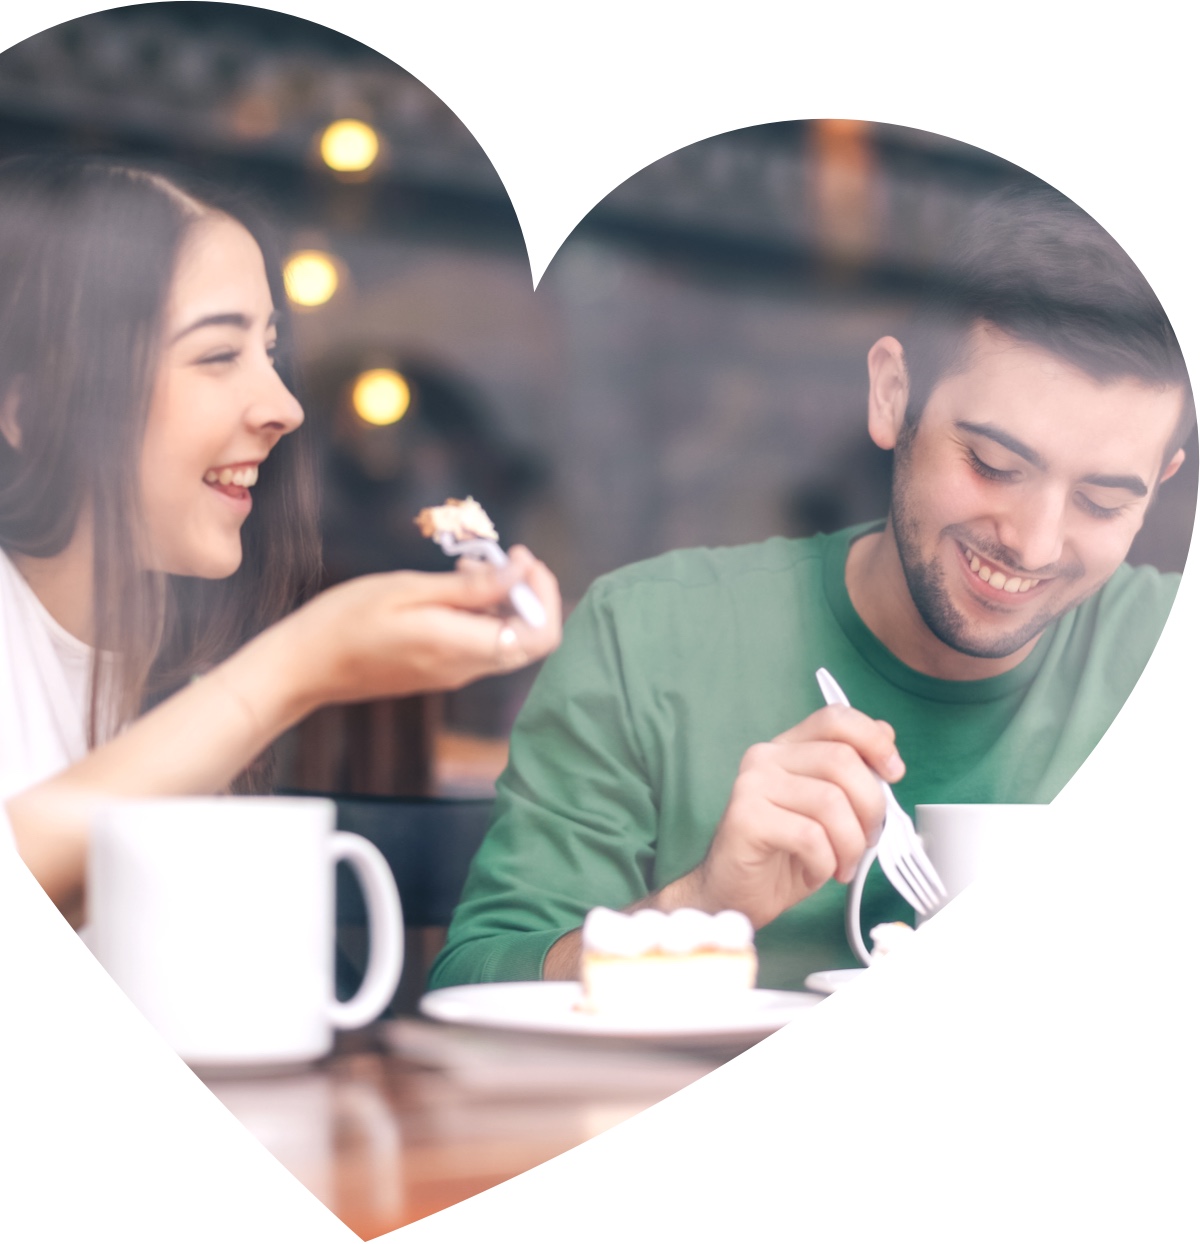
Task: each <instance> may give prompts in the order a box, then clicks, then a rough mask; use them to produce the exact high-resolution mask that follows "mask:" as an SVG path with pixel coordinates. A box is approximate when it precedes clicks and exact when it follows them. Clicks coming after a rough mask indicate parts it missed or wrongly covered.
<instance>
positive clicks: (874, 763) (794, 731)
mask: <svg viewBox="0 0 1200 1244" xmlns="http://www.w3.org/2000/svg"><path fill="white" fill-rule="evenodd" d="M822 740H823V741H828V742H836V743H847V744H849V745H850V746H851V747H853V748H854V749H855V751H857V752H858V754H859V755H860V756H861V757H862V758H863V760H864V761H866V763H867V764H868V766H870V768H872V769H874V770H875V772H876V773H878V774H879V775H880V776H881V777H882V778H884V779H885V780H886V781H888V782H898V781H899V780H900V779H901V778H902V777H903V776H904V761H903V760H901V758H900V753H899V752H898V751H897V750H896V732H895V730H893V729H892V727H891V726H890V725H889V724H888V723H887V722H886V721H876V720H875V718H874V717H868V716H867V715H866V713H860V712H859V711H858V709H856V708H845V707H844V706H842V705H840V704H831V705H828V706H826V707H825V708H822V709H819V710H818V711H817V712H815V713H813V714H812V715H811V716H809V717H806V718H805V719H804V720H803V721H802V722H800V723H799V725H796V726H793V727H792V728H791V729H790V730H785V731H784V732H783V734H781V735H778V736H777V737H776V738H775V739H774V740H773V742H775V743H779V744H788V743H810V742H817V741H822Z"/></svg>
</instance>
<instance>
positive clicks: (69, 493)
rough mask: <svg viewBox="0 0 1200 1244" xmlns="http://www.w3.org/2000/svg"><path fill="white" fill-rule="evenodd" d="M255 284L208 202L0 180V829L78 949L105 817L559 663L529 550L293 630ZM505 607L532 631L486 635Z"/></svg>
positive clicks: (254, 230) (402, 586)
mask: <svg viewBox="0 0 1200 1244" xmlns="http://www.w3.org/2000/svg"><path fill="white" fill-rule="evenodd" d="M269 256H270V250H269V247H267V246H266V245H265V242H264V237H263V233H262V230H261V228H259V227H258V226H257V224H256V223H255V221H254V220H253V218H252V217H251V216H250V215H248V214H247V213H246V211H245V210H243V209H242V208H240V207H238V206H235V205H234V204H232V203H229V202H225V201H223V200H222V199H221V197H220V196H219V195H218V194H216V193H215V192H213V191H211V190H210V191H205V192H201V193H197V192H196V191H194V190H191V189H189V188H187V187H186V186H185V185H183V184H182V183H181V182H180V181H178V180H177V179H175V178H167V177H165V176H163V175H162V174H160V173H156V172H150V171H146V170H140V169H135V168H132V167H127V166H124V165H121V164H118V163H115V162H112V161H106V160H83V159H77V158H71V157H39V158H28V157H22V158H20V159H17V160H12V161H7V162H5V163H4V164H2V165H0V801H3V807H4V812H5V813H6V814H7V820H8V823H9V825H10V826H11V830H12V835H13V838H14V840H15V843H16V846H17V849H18V850H19V852H20V854H21V856H22V857H23V858H24V860H25V862H26V864H27V865H28V866H29V868H30V869H31V870H32V872H33V874H34V875H35V876H36V877H37V879H38V880H39V881H40V883H41V884H42V886H43V887H44V888H45V890H46V892H47V893H48V894H49V895H50V897H51V898H52V899H53V900H54V901H55V903H57V904H58V906H59V907H60V909H62V910H63V912H64V913H65V914H67V915H68V917H69V918H71V919H73V920H76V921H77V920H78V919H79V918H80V917H81V915H82V911H83V898H84V895H83V878H84V872H85V865H86V855H87V833H88V824H89V821H90V818H91V815H92V813H93V811H94V809H95V808H96V806H97V805H98V803H100V802H102V801H103V800H105V799H109V798H113V797H123V796H153V795H185V794H204V793H212V792H216V791H222V790H229V789H233V790H243V791H254V790H265V789H267V787H268V782H269V774H268V772H267V766H266V765H265V764H264V763H263V762H262V761H261V760H260V759H259V758H260V757H261V756H262V754H263V753H264V751H265V750H266V749H267V748H268V747H269V745H270V744H271V743H272V742H273V741H274V739H275V738H276V737H277V736H278V735H279V734H281V733H282V732H283V731H284V730H286V729H288V728H289V727H290V726H292V725H294V724H295V723H296V722H297V721H299V720H300V719H301V718H302V717H304V716H305V715H306V714H307V713H309V712H311V711H312V710H313V709H314V708H316V707H318V706H319V705H322V704H327V703H333V702H340V701H349V700H355V699H367V698H376V697H385V696H399V695H407V694H412V693H416V692H425V691H432V690H437V689H448V688H453V687H458V686H461V685H463V684H464V683H467V682H470V681H472V680H473V679H476V678H479V677H482V676H484V675H487V674H493V673H497V672H499V671H501V670H504V669H510V668H514V667H515V666H518V665H521V664H524V663H526V662H527V661H531V660H535V659H537V658H539V657H541V656H544V655H545V654H546V653H547V652H548V651H550V649H551V648H553V647H554V646H555V645H556V644H557V642H558V638H559V629H560V605H559V598H558V589H557V584H556V583H555V581H554V578H553V576H552V575H551V574H550V572H549V571H548V570H547V569H546V568H545V567H544V566H543V565H541V564H540V563H539V562H537V561H536V560H535V559H534V558H533V557H532V556H531V555H530V554H529V553H528V552H527V551H526V550H524V549H516V550H514V552H513V557H512V561H511V564H510V566H509V567H508V568H506V569H505V570H504V571H494V570H491V569H484V568H481V567H472V568H466V567H464V568H462V569H460V570H459V571H458V572H457V573H447V574H433V575H425V574H416V573H408V572H401V573H397V574H389V575H376V576H370V577H367V578H362V579H358V580H355V581H352V582H349V583H346V584H343V585H341V586H339V587H337V588H334V589H332V590H330V591H327V592H324V593H322V594H321V595H318V596H315V597H313V598H312V599H311V600H308V602H307V603H305V604H303V605H301V606H300V607H299V608H296V606H297V605H298V604H299V602H300V601H301V600H303V599H304V598H305V597H306V596H307V595H309V594H310V593H311V588H312V585H313V583H314V581H315V577H316V573H317V570H318V565H319V553H318V543H317V534H316V517H315V510H316V506H315V495H314V488H313V484H312V473H311V469H310V464H309V461H308V454H307V449H306V443H305V440H304V432H303V431H300V430H299V429H301V425H302V424H303V420H304V416H303V413H302V411H301V408H300V405H299V403H298V402H297V400H296V398H295V396H294V395H293V392H292V387H291V385H290V383H289V371H288V360H287V344H288V343H287V332H286V328H287V322H286V316H285V314H284V307H285V301H284V297H283V293H282V289H281V282H280V279H279V275H278V267H277V265H276V264H275V263H274V262H272V261H271V259H270V258H269ZM519 580H525V581H527V582H528V583H529V584H530V586H531V587H532V588H533V590H534V591H535V592H536V594H537V595H538V596H539V598H540V599H541V600H542V603H543V604H544V605H545V606H546V610H547V613H548V615H549V620H548V622H547V624H546V625H545V626H543V627H540V628H537V629H533V628H530V627H528V626H527V625H525V624H524V623H523V622H522V621H521V620H520V619H519V618H517V617H512V616H508V613H507V611H506V610H505V608H504V605H505V602H506V599H507V595H508V591H509V589H510V588H511V586H512V585H513V584H514V583H515V582H517V581H519ZM2 819H3V818H0V820H2ZM0 829H2V826H0Z"/></svg>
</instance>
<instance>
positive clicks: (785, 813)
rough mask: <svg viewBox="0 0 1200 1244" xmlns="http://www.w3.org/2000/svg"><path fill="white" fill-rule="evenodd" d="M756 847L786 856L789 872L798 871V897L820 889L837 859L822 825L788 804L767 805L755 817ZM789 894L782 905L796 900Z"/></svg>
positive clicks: (834, 871)
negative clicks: (783, 805)
mask: <svg viewBox="0 0 1200 1244" xmlns="http://www.w3.org/2000/svg"><path fill="white" fill-rule="evenodd" d="M756 826H757V832H756V835H755V836H756V839H757V845H758V848H759V850H765V851H770V852H780V853H782V854H784V855H786V856H788V857H789V860H790V867H789V872H791V873H796V872H798V873H799V875H800V881H801V884H800V886H799V887H798V893H799V896H800V897H803V896H804V895H806V894H811V893H812V892H813V891H814V890H818V889H820V887H821V886H823V885H824V884H825V883H826V882H827V881H828V880H829V879H830V878H831V877H833V876H835V875H836V873H837V871H838V868H839V862H838V857H837V852H836V850H835V848H834V844H833V843H832V841H831V840H830V837H829V834H828V832H827V831H826V827H825V826H824V825H822V824H821V823H820V822H819V821H817V820H814V819H813V818H812V817H808V816H804V815H803V814H798V813H797V812H795V811H793V810H792V809H790V808H784V807H780V806H778V805H774V804H771V805H768V806H766V807H764V808H763V809H762V811H761V812H760V814H759V816H758V817H757V818H756ZM796 901H797V899H796V897H794V896H793V897H790V898H789V899H788V900H787V902H786V906H789V907H790V906H791V905H792V903H793V902H796Z"/></svg>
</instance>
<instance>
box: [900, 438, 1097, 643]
mask: <svg viewBox="0 0 1200 1244" xmlns="http://www.w3.org/2000/svg"><path fill="white" fill-rule="evenodd" d="M907 439H908V443H907V444H904V443H903V441H902V443H901V444H899V445H897V446H896V457H895V468H894V471H893V475H892V505H891V515H890V521H891V524H892V531H893V533H894V535H895V539H896V548H897V551H898V553H899V555H900V568H901V569H902V570H903V571H904V578H905V581H906V583H907V584H908V593H909V595H910V596H911V597H912V601H913V604H914V605H915V606H916V609H917V612H918V613H919V614H920V616H921V620H922V621H923V622H924V623H925V625H926V626H927V627H928V628H929V629H930V631H932V632H933V634H934V635H935V636H936V637H937V638H938V639H939V640H941V642H942V643H944V644H945V645H946V646H947V647H948V648H951V649H953V650H954V651H955V652H961V653H962V654H963V655H964V656H969V657H984V658H988V659H992V660H995V659H998V658H1001V657H1008V656H1012V654H1013V653H1014V652H1017V651H1019V650H1020V649H1021V648H1023V647H1025V645H1026V644H1028V643H1029V642H1030V641H1031V640H1034V639H1036V638H1037V637H1038V636H1039V635H1040V634H1041V633H1042V632H1043V631H1044V630H1045V629H1046V627H1047V626H1049V625H1050V624H1051V623H1052V622H1054V621H1056V620H1057V619H1058V618H1060V617H1062V615H1063V614H1064V613H1068V612H1070V610H1072V609H1074V608H1075V607H1076V606H1077V605H1080V604H1082V603H1083V601H1084V600H1086V599H1087V597H1088V596H1089V595H1091V593H1084V594H1083V595H1082V596H1080V597H1078V598H1076V599H1074V600H1070V601H1068V602H1067V603H1066V604H1065V605H1063V607H1062V608H1061V609H1059V610H1057V611H1054V610H1051V609H1047V610H1044V611H1042V612H1041V613H1038V614H1036V615H1035V616H1034V617H1033V618H1031V619H1030V620H1029V621H1028V622H1025V623H1022V624H1021V625H1020V626H1018V627H1017V628H1016V629H1015V630H1012V631H1009V632H1007V633H1004V634H1000V635H993V636H991V637H989V638H984V637H982V636H980V637H974V636H972V634H971V628H970V626H969V624H968V622H967V620H966V618H964V617H963V615H962V613H960V612H959V610H958V609H956V608H955V606H954V604H953V603H952V601H951V600H950V593H949V592H948V591H947V589H946V581H945V574H944V572H943V569H942V566H941V564H940V563H939V562H938V561H937V560H936V559H931V560H929V561H922V560H921V556H920V532H919V530H918V524H917V521H916V519H915V518H914V516H913V514H912V507H911V505H910V504H909V501H910V496H909V474H910V470H909V446H910V445H911V441H912V437H911V435H910V437H909V438H907ZM956 532H957V529H956V528H952V527H950V528H946V530H945V531H944V532H943V533H941V534H943V535H948V536H950V537H951V538H953V539H958V538H959V535H958V534H956ZM961 538H962V542H963V543H965V544H970V545H972V546H975V545H976V543H977V541H976V540H975V538H974V537H972V536H971V534H970V533H969V532H967V531H966V530H965V529H964V530H963V531H962V532H961ZM978 551H979V552H980V553H982V554H984V555H985V556H989V555H991V550H989V549H986V548H980V549H979V550H978ZM995 560H997V561H1000V562H1005V563H1007V564H1008V565H1013V566H1015V565H1017V564H1018V563H1017V561H1016V559H1014V558H1012V557H1010V556H998V557H996V558H995ZM1082 573H1083V571H1082V568H1078V567H1070V568H1065V567H1064V568H1062V569H1060V570H1057V571H1056V574H1057V575H1059V576H1060V577H1063V578H1071V577H1079V576H1080V575H1081V574H1082ZM1099 586H1100V585H1097V588H1098V587H1099Z"/></svg>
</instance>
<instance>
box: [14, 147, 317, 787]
mask: <svg viewBox="0 0 1200 1244" xmlns="http://www.w3.org/2000/svg"><path fill="white" fill-rule="evenodd" d="M214 213H219V214H221V215H224V216H229V217H231V218H232V219H235V220H237V221H238V222H239V223H241V224H242V225H244V226H245V227H246V228H247V229H248V230H249V232H250V233H251V234H252V235H253V236H254V238H255V240H256V241H257V242H258V244H259V246H260V248H261V249H262V251H263V255H264V259H265V260H266V268H267V273H268V280H269V281H270V284H271V293H272V296H273V298H274V300H275V306H276V307H277V308H278V309H279V310H280V312H281V313H283V314H284V319H283V322H281V324H280V332H279V348H278V351H277V356H276V357H277V360H278V365H279V368H280V372H281V374H282V376H283V378H284V381H285V383H287V384H288V385H289V387H290V388H292V389H293V391H294V389H295V384H294V380H293V378H292V368H291V359H290V353H291V351H290V345H291V343H290V339H289V333H288V325H287V321H286V305H287V304H286V299H285V297H284V292H283V288H282V279H281V276H280V266H279V263H278V258H277V252H276V248H275V247H274V246H273V245H272V241H271V238H270V236H269V233H268V231H267V230H266V229H265V228H264V226H263V225H262V222H261V221H260V220H259V219H258V218H257V216H256V214H255V213H254V211H253V210H252V209H251V208H250V207H249V206H248V205H247V204H245V203H241V202H238V201H237V199H236V197H235V196H233V195H230V194H228V193H226V192H223V191H218V190H216V189H214V188H212V187H204V188H200V187H198V186H196V185H194V184H191V183H189V182H187V181H185V180H184V179H183V178H181V177H180V176H179V175H170V176H167V175H164V174H163V173H162V172H161V171H158V170H150V169H145V168H138V167H133V166H130V165H128V164H124V163H119V162H116V161H112V160H100V159H91V158H80V157H72V156H61V155H51V156H37V157H25V156H23V157H18V158H16V159H13V160H7V161H4V162H3V163H2V164H0V403H2V402H8V403H10V404H15V412H16V424H17V427H18V429H19V434H20V435H19V443H18V445H17V446H16V447H15V448H14V447H13V446H12V445H10V444H9V442H8V440H6V439H5V438H4V437H0V547H2V548H4V549H5V550H6V551H8V552H11V553H17V554H23V555H25V556H27V557H52V556H54V555H55V554H57V553H60V552H62V550H63V549H64V548H65V547H66V546H67V544H68V542H69V541H70V539H71V537H72V535H73V534H74V532H75V529H76V526H77V524H78V523H79V522H80V521H82V520H86V521H90V522H91V525H92V532H93V547H94V579H93V584H94V586H93V615H94V624H93V625H94V630H93V643H94V646H95V650H96V652H97V653H99V652H113V653H116V654H118V657H119V660H118V661H117V662H116V665H115V674H114V676H113V679H112V681H111V682H110V683H109V684H108V685H104V686H102V685H101V679H100V677H99V675H98V672H97V670H96V669H94V670H93V679H92V692H91V709H90V713H89V721H88V738H89V743H90V744H91V745H95V744H96V743H97V742H99V741H101V740H102V739H103V737H105V736H106V735H107V734H108V733H110V731H111V730H112V729H113V728H119V726H121V725H123V724H125V723H127V722H128V721H130V720H132V719H133V718H134V717H136V716H137V715H138V714H139V713H141V712H142V711H144V709H145V708H147V707H148V706H150V705H152V704H153V703H156V702H157V701H159V700H161V699H163V698H165V697H166V696H168V695H170V694H171V693H172V692H174V691H176V690H177V689H179V688H180V687H182V686H183V685H184V684H185V683H187V682H188V681H189V679H191V678H192V677H194V676H196V675H198V674H201V673H203V672H204V671H205V670H206V669H209V668H211V667H212V666H213V665H215V664H217V663H218V662H219V661H221V660H222V659H224V658H225V657H227V656H229V655H230V654H231V653H232V652H234V651H235V650H236V649H237V648H238V647H240V646H241V645H242V644H243V643H245V642H246V640H247V639H249V638H250V637H251V636H252V635H254V634H256V633H257V632H258V631H260V630H262V629H263V628H264V627H266V626H269V625H270V624H271V623H272V622H274V621H276V620H277V619H279V618H280V617H282V616H283V614H285V613H287V612H288V611H289V610H290V609H292V608H294V607H295V605H296V604H297V603H299V601H300V600H301V599H303V598H304V597H305V596H306V595H308V594H309V593H310V592H311V591H312V590H313V588H314V587H315V585H316V582H317V578H318V574H319V569H320V546H319V538H318V534H317V498H316V486H315V472H314V470H313V464H312V456H311V450H310V448H309V443H308V436H307V434H306V429H304V428H301V429H300V430H299V431H297V432H295V433H293V434H291V435H290V436H287V437H285V438H284V439H283V440H282V441H281V442H280V443H279V445H278V446H277V447H276V448H275V450H274V451H273V452H272V454H271V456H270V457H269V458H268V459H267V460H266V462H264V463H263V464H262V468H261V471H260V475H259V483H258V485H257V486H256V488H255V501H254V509H253V511H252V512H251V514H250V517H249V518H248V519H247V520H246V523H245V525H244V527H243V528H242V549H243V557H242V564H241V566H240V567H239V569H238V570H237V572H236V573H235V574H233V575H232V576H230V577H229V578H228V579H224V580H202V579H192V578H183V577H177V576H172V575H164V574H159V573H155V572H152V571H149V570H147V569H146V559H145V554H144V550H145V549H146V547H147V541H146V536H145V530H144V522H143V517H142V510H141V498H140V489H139V483H138V478H139V477H138V468H139V461H140V456H141V446H142V439H143V435H144V431H145V426H146V418H147V412H148V407H149V401H150V393H151V390H152V386H153V382H154V377H155V372H156V369H157V367H158V363H159V360H160V358H161V354H162V346H163V333H164V315H165V308H166V304H167V298H168V294H169V291H170V286H171V280H172V277H173V274H174V271H175V268H176V263H177V260H178V256H179V252H180V249H181V247H182V244H183V241H184V239H185V237H186V236H187V232H188V229H189V228H190V227H191V226H192V225H193V224H194V223H195V221H196V220H197V219H199V218H201V217H203V216H205V215H210V214H214ZM268 782H269V765H268V764H267V763H266V762H265V761H263V760H261V759H260V760H259V761H258V762H256V763H255V764H254V765H252V766H251V768H250V769H248V770H247V772H246V773H244V774H243V775H241V777H240V778H239V779H238V781H237V782H236V783H235V786H236V788H238V789H241V790H252V789H264V788H265V787H266V785H267V784H268Z"/></svg>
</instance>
